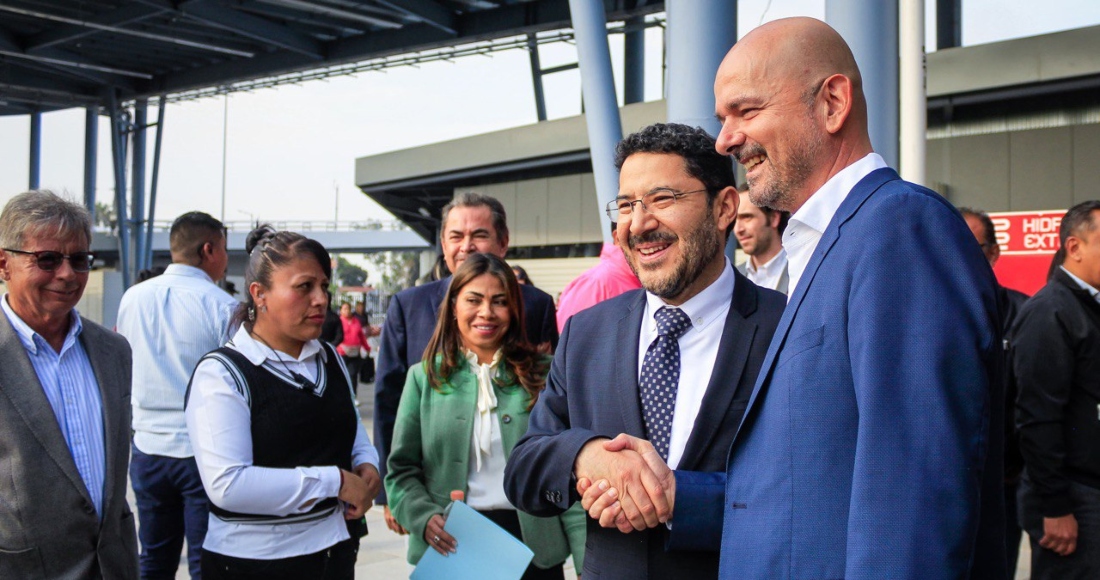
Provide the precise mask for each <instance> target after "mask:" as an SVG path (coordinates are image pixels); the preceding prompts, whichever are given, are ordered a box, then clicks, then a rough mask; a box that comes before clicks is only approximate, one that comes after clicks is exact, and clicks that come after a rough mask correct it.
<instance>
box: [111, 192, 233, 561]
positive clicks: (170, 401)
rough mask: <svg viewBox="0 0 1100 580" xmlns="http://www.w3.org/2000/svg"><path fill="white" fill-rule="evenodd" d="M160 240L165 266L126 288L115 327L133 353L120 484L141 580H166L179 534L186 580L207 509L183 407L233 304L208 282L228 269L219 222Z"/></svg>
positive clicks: (193, 219) (188, 219) (189, 223)
mask: <svg viewBox="0 0 1100 580" xmlns="http://www.w3.org/2000/svg"><path fill="white" fill-rule="evenodd" d="M168 239H169V246H170V248H171V251H172V264H171V265H169V266H168V268H166V269H165V270H164V273H163V274H161V275H160V276H157V277H155V278H151V279H149V280H147V281H145V282H143V283H141V284H137V285H136V286H133V287H132V288H130V289H129V290H127V291H126V294H124V295H123V296H122V302H121V304H120V305H119V310H118V325H117V330H118V332H119V334H121V335H122V336H124V337H126V340H128V341H129V342H130V347H131V348H132V349H133V351H134V355H135V356H134V374H133V383H132V385H133V386H132V392H133V401H132V404H133V414H134V419H133V430H134V439H133V450H132V459H131V461H130V481H131V484H132V485H133V488H134V497H135V499H136V500H137V509H138V521H139V522H140V524H141V525H140V526H139V528H140V531H139V537H138V538H139V539H140V540H141V559H140V561H141V577H142V578H144V579H161V578H165V579H172V578H175V577H176V569H177V568H178V567H179V563H180V550H182V549H183V539H184V537H186V538H187V562H188V568H189V571H190V573H191V579H192V580H198V579H199V578H201V577H202V573H201V571H200V569H199V548H200V547H201V546H202V542H203V538H204V537H205V536H206V520H207V518H208V517H209V512H210V508H209V502H208V500H207V498H206V492H205V491H204V490H203V488H202V480H201V479H200V478H199V470H198V466H197V465H195V454H194V452H193V451H192V450H191V442H190V440H189V439H188V437H187V423H186V421H185V420H184V417H183V401H184V395H185V393H186V392H187V383H188V381H190V380H191V373H192V371H194V370H195V365H196V364H198V362H199V359H200V358H202V356H203V355H204V354H206V353H208V352H210V351H211V350H214V349H215V348H218V347H219V346H221V345H223V344H225V342H226V340H228V339H229V320H230V318H232V317H233V311H234V309H236V307H237V300H236V299H235V298H233V297H232V296H230V295H229V294H228V293H227V292H226V291H225V290H222V289H221V288H218V286H217V285H216V284H215V282H216V281H217V280H220V279H222V277H223V276H225V269H226V266H227V265H228V263H229V254H228V252H227V249H226V235H225V226H224V225H222V222H220V221H218V220H217V219H215V218H214V217H212V216H210V215H209V214H206V213H203V212H199V211H195V212H188V213H185V214H183V215H181V216H179V217H178V218H176V221H175V222H173V223H172V228H171V230H170V231H169V235H168Z"/></svg>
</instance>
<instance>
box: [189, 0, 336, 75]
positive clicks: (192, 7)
mask: <svg viewBox="0 0 1100 580" xmlns="http://www.w3.org/2000/svg"><path fill="white" fill-rule="evenodd" d="M180 11H181V12H182V13H183V14H184V15H185V16H187V17H188V18H190V19H192V20H196V21H198V22H201V23H203V24H205V25H207V26H213V27H216V28H221V29H223V30H228V31H230V32H234V33H236V34H239V35H241V36H244V37H247V38H251V39H252V40H256V41H259V42H263V43H265V44H269V45H272V46H277V47H279V48H283V49H286V50H289V51H292V52H295V53H298V54H301V55H304V56H307V57H309V58H312V59H314V60H320V59H321V58H323V57H324V53H325V51H324V47H322V46H321V43H320V42H317V41H316V40H314V39H312V38H309V37H308V36H304V35H302V34H299V33H297V32H295V31H294V30H291V29H290V28H287V27H286V26H282V25H279V24H276V23H274V22H271V21H269V20H265V19H263V18H259V17H256V16H252V15H251V14H247V13H245V12H241V11H239V10H233V9H231V8H227V7H226V6H225V5H223V4H218V3H215V2H210V1H209V0H196V1H195V2H187V3H186V4H183V5H182V6H181V7H180Z"/></svg>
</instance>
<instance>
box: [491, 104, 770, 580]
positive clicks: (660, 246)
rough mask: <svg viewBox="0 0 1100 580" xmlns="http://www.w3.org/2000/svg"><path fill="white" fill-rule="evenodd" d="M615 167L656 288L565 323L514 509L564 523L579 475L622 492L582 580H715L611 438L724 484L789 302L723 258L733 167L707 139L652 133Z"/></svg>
mask: <svg viewBox="0 0 1100 580" xmlns="http://www.w3.org/2000/svg"><path fill="white" fill-rule="evenodd" d="M616 165H617V166H618V167H619V196H618V197H617V198H616V199H615V200H614V201H612V202H611V203H610V204H609V206H608V208H607V213H608V217H610V218H611V219H612V220H614V221H615V222H616V223H617V224H618V227H617V230H616V237H617V239H616V241H617V243H618V244H619V246H620V247H621V248H622V250H623V252H624V254H625V255H626V258H627V262H628V263H629V264H630V266H631V268H632V269H633V270H634V272H635V273H636V274H637V275H638V278H639V280H641V283H642V287H643V288H644V291H643V290H635V291H632V292H627V293H626V294H622V295H620V296H618V297H615V298H613V299H610V300H607V301H605V302H602V303H600V304H597V305H596V306H594V307H592V308H590V309H588V310H585V311H583V312H580V313H578V314H576V315H574V316H573V317H572V318H571V319H570V320H569V322H568V323H567V324H566V326H565V330H564V331H563V333H562V339H561V344H560V345H559V346H558V350H557V352H556V353H555V356H554V364H553V367H552V369H551V371H550V378H549V381H548V382H547V387H546V391H544V392H543V394H542V396H540V397H539V400H538V403H537V404H536V405H535V408H534V409H533V410H532V412H531V420H530V424H529V427H528V431H527V435H526V436H525V437H524V438H523V439H522V440H520V442H519V443H518V444H517V445H516V447H515V449H514V451H513V453H512V457H511V458H510V460H509V461H508V466H507V470H506V473H505V484H504V485H505V492H506V493H507V494H508V498H509V500H510V501H511V502H512V503H513V504H514V505H515V506H516V507H517V508H519V509H521V510H524V511H527V512H530V513H533V514H535V515H551V514H557V513H561V512H562V511H564V510H565V509H566V508H568V507H569V506H570V505H571V504H572V503H573V502H574V501H575V500H576V499H577V497H578V496H577V494H576V492H575V491H574V488H575V486H576V484H577V478H580V479H582V480H588V481H592V482H598V485H607V484H610V485H611V486H613V487H614V488H615V489H616V490H619V492H620V496H621V497H620V499H621V502H622V506H623V513H624V515H625V516H626V518H625V519H624V520H623V521H622V525H621V526H620V528H619V529H604V528H601V527H599V526H598V525H597V523H596V522H595V521H594V520H590V521H589V526H588V533H589V536H588V538H589V541H588V551H587V552H586V554H585V563H584V570H583V574H582V575H583V576H584V577H585V578H589V577H592V578H600V579H602V580H607V579H615V578H622V579H624V580H625V579H630V580H635V579H639V578H660V579H665V578H691V579H693V580H701V579H704V578H715V577H716V576H717V574H718V556H717V554H716V553H710V554H706V553H700V552H692V551H684V550H680V549H678V547H677V546H675V545H666V542H667V540H668V528H667V527H666V526H665V525H664V524H663V523H661V522H664V521H665V520H666V519H667V515H668V504H669V502H668V499H667V498H666V497H665V496H664V493H665V489H663V488H662V486H661V485H660V484H659V483H658V482H657V481H656V478H655V476H654V475H653V473H652V472H651V471H650V470H649V468H648V467H647V466H646V463H645V461H644V459H643V458H642V457H641V456H640V455H639V454H637V453H635V452H633V451H614V450H613V445H612V444H611V442H610V441H609V439H611V438H613V437H616V436H617V435H618V434H620V433H627V434H630V435H633V436H636V437H642V438H646V439H649V440H651V441H653V442H654V443H655V445H656V447H657V451H658V452H659V453H660V454H661V458H662V460H664V461H666V462H668V464H669V465H673V466H679V467H680V468H683V469H690V470H693V471H702V472H706V471H713V472H721V471H723V470H724V469H725V464H726V452H727V450H728V449H729V447H730V442H731V441H732V439H733V435H734V432H735V431H736V430H737V425H738V424H739V423H740V421H741V416H742V414H743V412H744V410H745V405H746V404H747V402H748V397H749V394H750V392H751V390H752V385H753V383H754V382H755V380H756V375H757V371H758V370H759V368H760V364H761V362H762V361H763V359H764V353H765V352H766V350H767V348H768V343H769V341H770V340H771V337H772V334H773V332H774V331H775V327H776V324H777V323H778V321H779V317H780V315H781V314H782V311H783V306H784V303H785V302H784V297H783V296H782V295H781V294H779V293H777V292H773V291H771V290H764V289H760V288H758V287H756V286H755V285H754V284H753V283H752V282H750V281H749V280H748V279H747V278H745V277H744V276H742V275H741V274H739V273H737V272H736V270H734V268H733V266H732V265H730V263H729V261H728V260H727V259H726V257H725V255H724V254H723V252H722V250H723V248H725V245H726V244H725V242H726V238H727V237H728V236H729V231H730V227H731V225H732V224H733V221H734V217H735V216H736V214H737V203H738V197H737V191H736V190H735V189H734V187H733V185H734V180H733V170H732V165H731V163H730V162H729V160H728V159H725V158H723V157H722V156H721V155H719V154H718V153H717V152H716V151H715V149H714V139H713V138H711V137H710V136H709V135H707V134H706V133H705V132H704V131H703V130H702V129H698V128H691V127H687V126H685V125H677V124H667V125H663V124H661V125H652V126H650V127H647V128H645V129H642V130H641V131H639V132H638V133H635V134H633V135H630V136H628V137H627V138H626V139H624V140H623V141H622V142H621V143H620V144H619V147H618V151H617V155H616ZM647 527H652V528H653V529H647ZM635 530H645V531H640V532H637V533H631V532H634V531H635Z"/></svg>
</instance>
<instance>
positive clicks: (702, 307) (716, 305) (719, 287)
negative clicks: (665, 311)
mask: <svg viewBox="0 0 1100 580" xmlns="http://www.w3.org/2000/svg"><path fill="white" fill-rule="evenodd" d="M723 260H725V262H726V264H725V267H724V268H723V269H722V274H721V275H719V276H718V279H717V280H715V281H714V282H712V283H711V285H710V286H707V287H706V288H703V290H702V291H701V292H699V293H698V294H696V295H695V296H692V297H691V298H690V299H688V301H687V302H684V303H683V304H681V305H679V306H677V307H676V308H679V309H680V310H682V311H683V312H684V314H687V315H688V317H689V318H691V326H692V328H694V329H696V330H702V329H704V328H706V327H707V326H708V325H709V324H710V323H711V322H714V321H715V320H717V319H718V318H719V317H720V316H723V315H725V313H726V307H727V306H729V303H730V296H732V295H733V280H734V278H733V266H731V265H730V260H729V258H723ZM645 298H646V304H647V314H646V321H645V322H646V324H649V325H652V327H653V328H654V329H655V328H656V327H657V320H656V319H655V318H654V317H653V316H654V315H655V314H656V313H657V310H659V309H660V308H662V307H664V306H668V303H667V302H665V301H664V299H662V298H661V297H660V296H657V295H656V294H653V293H652V292H650V291H648V290H647V291H646V293H645Z"/></svg>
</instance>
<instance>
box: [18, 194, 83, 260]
mask: <svg viewBox="0 0 1100 580" xmlns="http://www.w3.org/2000/svg"><path fill="white" fill-rule="evenodd" d="M77 234H83V235H84V238H85V241H86V242H87V243H88V244H89V245H91V243H92V215H91V214H90V213H88V209H87V208H85V207H84V206H83V205H80V204H79V203H76V202H74V201H72V200H68V199H65V198H63V197H61V196H60V195H57V194H56V193H54V192H52V191H49V190H45V189H38V190H32V191H27V192H24V193H20V194H19V195H17V196H15V197H13V198H11V200H9V201H8V203H7V205H5V206H4V211H3V212H2V213H0V247H4V248H11V249H13V250H18V249H22V248H23V243H24V242H25V241H26V238H27V237H39V236H43V235H45V236H50V237H56V238H68V237H71V236H75V235H77Z"/></svg>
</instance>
